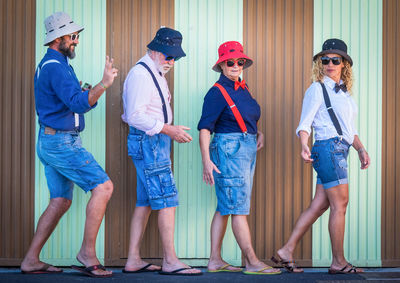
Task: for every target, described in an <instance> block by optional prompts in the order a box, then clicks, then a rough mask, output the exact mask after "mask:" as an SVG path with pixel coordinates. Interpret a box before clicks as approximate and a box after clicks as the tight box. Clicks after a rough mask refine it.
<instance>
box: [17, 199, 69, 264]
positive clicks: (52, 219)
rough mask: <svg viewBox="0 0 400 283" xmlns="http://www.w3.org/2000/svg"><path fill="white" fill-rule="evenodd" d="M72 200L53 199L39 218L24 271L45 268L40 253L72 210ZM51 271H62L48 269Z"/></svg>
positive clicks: (25, 259)
mask: <svg viewBox="0 0 400 283" xmlns="http://www.w3.org/2000/svg"><path fill="white" fill-rule="evenodd" d="M70 206H71V200H69V199H66V198H53V199H50V203H49V205H48V206H47V208H46V210H45V211H44V212H43V214H42V215H41V216H40V218H39V222H38V224H37V228H36V232H35V235H34V236H33V239H32V243H31V245H30V246H29V249H28V252H27V253H26V255H25V258H24V260H23V261H22V263H21V270H22V271H33V270H39V269H41V268H43V266H44V265H45V263H44V262H41V261H40V259H39V254H40V251H41V250H42V248H43V246H44V244H45V243H46V241H47V240H48V239H49V237H50V235H51V233H53V231H54V229H55V228H56V226H57V224H58V222H59V220H60V219H61V217H62V216H63V215H64V213H65V212H67V210H68V209H69V208H70ZM48 270H49V271H60V270H61V269H59V268H56V267H54V266H50V267H49V268H48Z"/></svg>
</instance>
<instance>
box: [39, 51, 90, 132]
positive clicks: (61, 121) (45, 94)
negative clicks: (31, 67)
mask: <svg viewBox="0 0 400 283" xmlns="http://www.w3.org/2000/svg"><path fill="white" fill-rule="evenodd" d="M49 60H51V61H49ZM46 62H47V63H46ZM44 63H45V65H44V66H42V65H43V64H44ZM34 85H35V104H36V112H37V114H38V116H39V123H40V124H41V125H43V126H48V127H51V128H53V129H56V130H62V131H70V130H78V131H80V132H81V131H83V129H84V128H85V119H84V117H83V114H84V113H86V112H87V111H89V110H90V109H92V108H94V107H96V105H97V103H96V104H94V105H93V106H92V107H91V106H90V105H89V100H88V95H89V91H82V89H81V86H80V83H79V80H78V78H77V77H76V75H75V72H74V70H73V69H72V67H71V66H70V65H69V63H68V58H67V57H66V56H64V55H63V54H61V53H60V52H58V51H56V50H54V49H51V48H49V49H47V53H46V54H45V55H44V57H43V59H42V61H40V63H39V66H38V68H37V69H36V73H35V78H34ZM75 113H77V114H79V126H78V127H75Z"/></svg>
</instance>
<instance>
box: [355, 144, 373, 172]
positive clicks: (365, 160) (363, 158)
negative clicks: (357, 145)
mask: <svg viewBox="0 0 400 283" xmlns="http://www.w3.org/2000/svg"><path fill="white" fill-rule="evenodd" d="M358 158H360V162H361V169H367V168H368V167H369V165H370V164H371V158H369V155H368V152H367V151H366V150H365V149H364V148H361V149H359V150H358Z"/></svg>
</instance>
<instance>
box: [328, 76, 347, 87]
mask: <svg viewBox="0 0 400 283" xmlns="http://www.w3.org/2000/svg"><path fill="white" fill-rule="evenodd" d="M342 83H343V81H342V80H340V82H339V84H342ZM324 84H325V85H327V86H328V87H329V88H330V89H332V90H333V89H334V88H335V85H336V82H335V81H334V80H332V79H331V78H330V77H328V76H324Z"/></svg>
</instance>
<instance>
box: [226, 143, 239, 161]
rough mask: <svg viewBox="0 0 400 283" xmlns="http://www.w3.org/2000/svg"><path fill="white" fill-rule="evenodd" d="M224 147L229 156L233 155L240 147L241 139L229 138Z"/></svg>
mask: <svg viewBox="0 0 400 283" xmlns="http://www.w3.org/2000/svg"><path fill="white" fill-rule="evenodd" d="M223 148H224V152H225V154H226V155H227V156H230V157H233V156H234V155H235V154H236V153H237V152H238V151H239V149H240V140H239V139H228V140H226V141H225V142H224V147H223Z"/></svg>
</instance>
